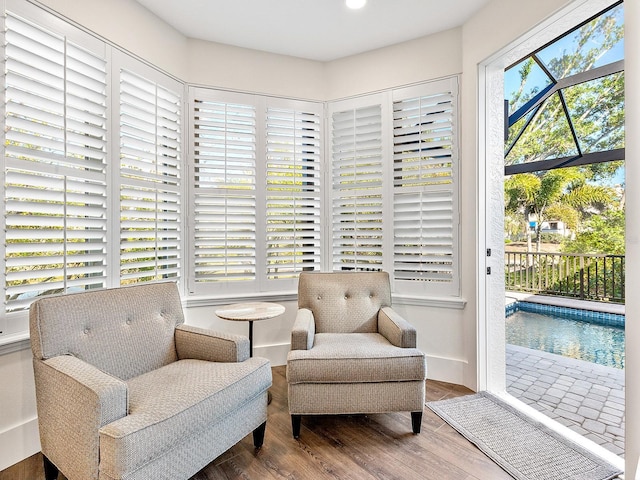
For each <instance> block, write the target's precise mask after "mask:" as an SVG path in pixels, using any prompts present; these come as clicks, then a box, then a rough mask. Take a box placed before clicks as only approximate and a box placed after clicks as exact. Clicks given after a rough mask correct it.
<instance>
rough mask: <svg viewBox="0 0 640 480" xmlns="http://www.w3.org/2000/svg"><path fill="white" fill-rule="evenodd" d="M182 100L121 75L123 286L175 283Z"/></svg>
mask: <svg viewBox="0 0 640 480" xmlns="http://www.w3.org/2000/svg"><path fill="white" fill-rule="evenodd" d="M181 102H182V99H181V95H180V93H179V92H175V91H172V90H170V89H167V88H165V87H163V86H161V85H159V84H158V83H156V82H155V81H153V80H149V79H146V78H144V77H142V76H139V75H137V74H135V73H133V72H131V71H129V70H126V69H122V70H120V283H121V284H122V285H126V284H134V283H142V282H149V281H154V280H160V279H167V278H177V277H178V276H179V273H180V266H181V252H180V237H181V228H180V222H181V201H180V195H181V192H180V188H181V186H180V181H181V161H182V160H181V145H180V135H181V125H180V115H181Z"/></svg>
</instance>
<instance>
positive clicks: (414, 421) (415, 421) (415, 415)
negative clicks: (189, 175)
mask: <svg viewBox="0 0 640 480" xmlns="http://www.w3.org/2000/svg"><path fill="white" fill-rule="evenodd" d="M421 427H422V412H411V428H412V429H413V433H415V434H416V435H417V434H418V433H420V428H421Z"/></svg>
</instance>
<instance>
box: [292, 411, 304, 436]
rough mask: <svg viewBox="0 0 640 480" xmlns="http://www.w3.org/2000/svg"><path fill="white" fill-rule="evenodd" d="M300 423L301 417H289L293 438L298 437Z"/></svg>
mask: <svg viewBox="0 0 640 480" xmlns="http://www.w3.org/2000/svg"><path fill="white" fill-rule="evenodd" d="M301 423H302V415H291V427H292V429H293V438H299V437H300V424H301Z"/></svg>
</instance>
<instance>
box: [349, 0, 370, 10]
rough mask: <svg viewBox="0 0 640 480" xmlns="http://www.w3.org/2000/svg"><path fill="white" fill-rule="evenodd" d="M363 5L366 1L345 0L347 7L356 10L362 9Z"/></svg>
mask: <svg viewBox="0 0 640 480" xmlns="http://www.w3.org/2000/svg"><path fill="white" fill-rule="evenodd" d="M365 3H367V0H347V7H349V8H351V9H353V10H357V9H358V8H362V7H364V4H365Z"/></svg>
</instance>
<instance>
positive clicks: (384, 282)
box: [298, 272, 391, 333]
mask: <svg viewBox="0 0 640 480" xmlns="http://www.w3.org/2000/svg"><path fill="white" fill-rule="evenodd" d="M318 280H320V281H318ZM388 306H391V286H390V283H389V274H388V273H387V272H338V273H336V272H332V273H319V272H303V273H301V274H300V280H299V283H298V308H307V309H309V310H311V311H312V312H313V317H314V320H315V325H316V333H377V332H378V312H379V311H380V309H381V308H382V307H388Z"/></svg>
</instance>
